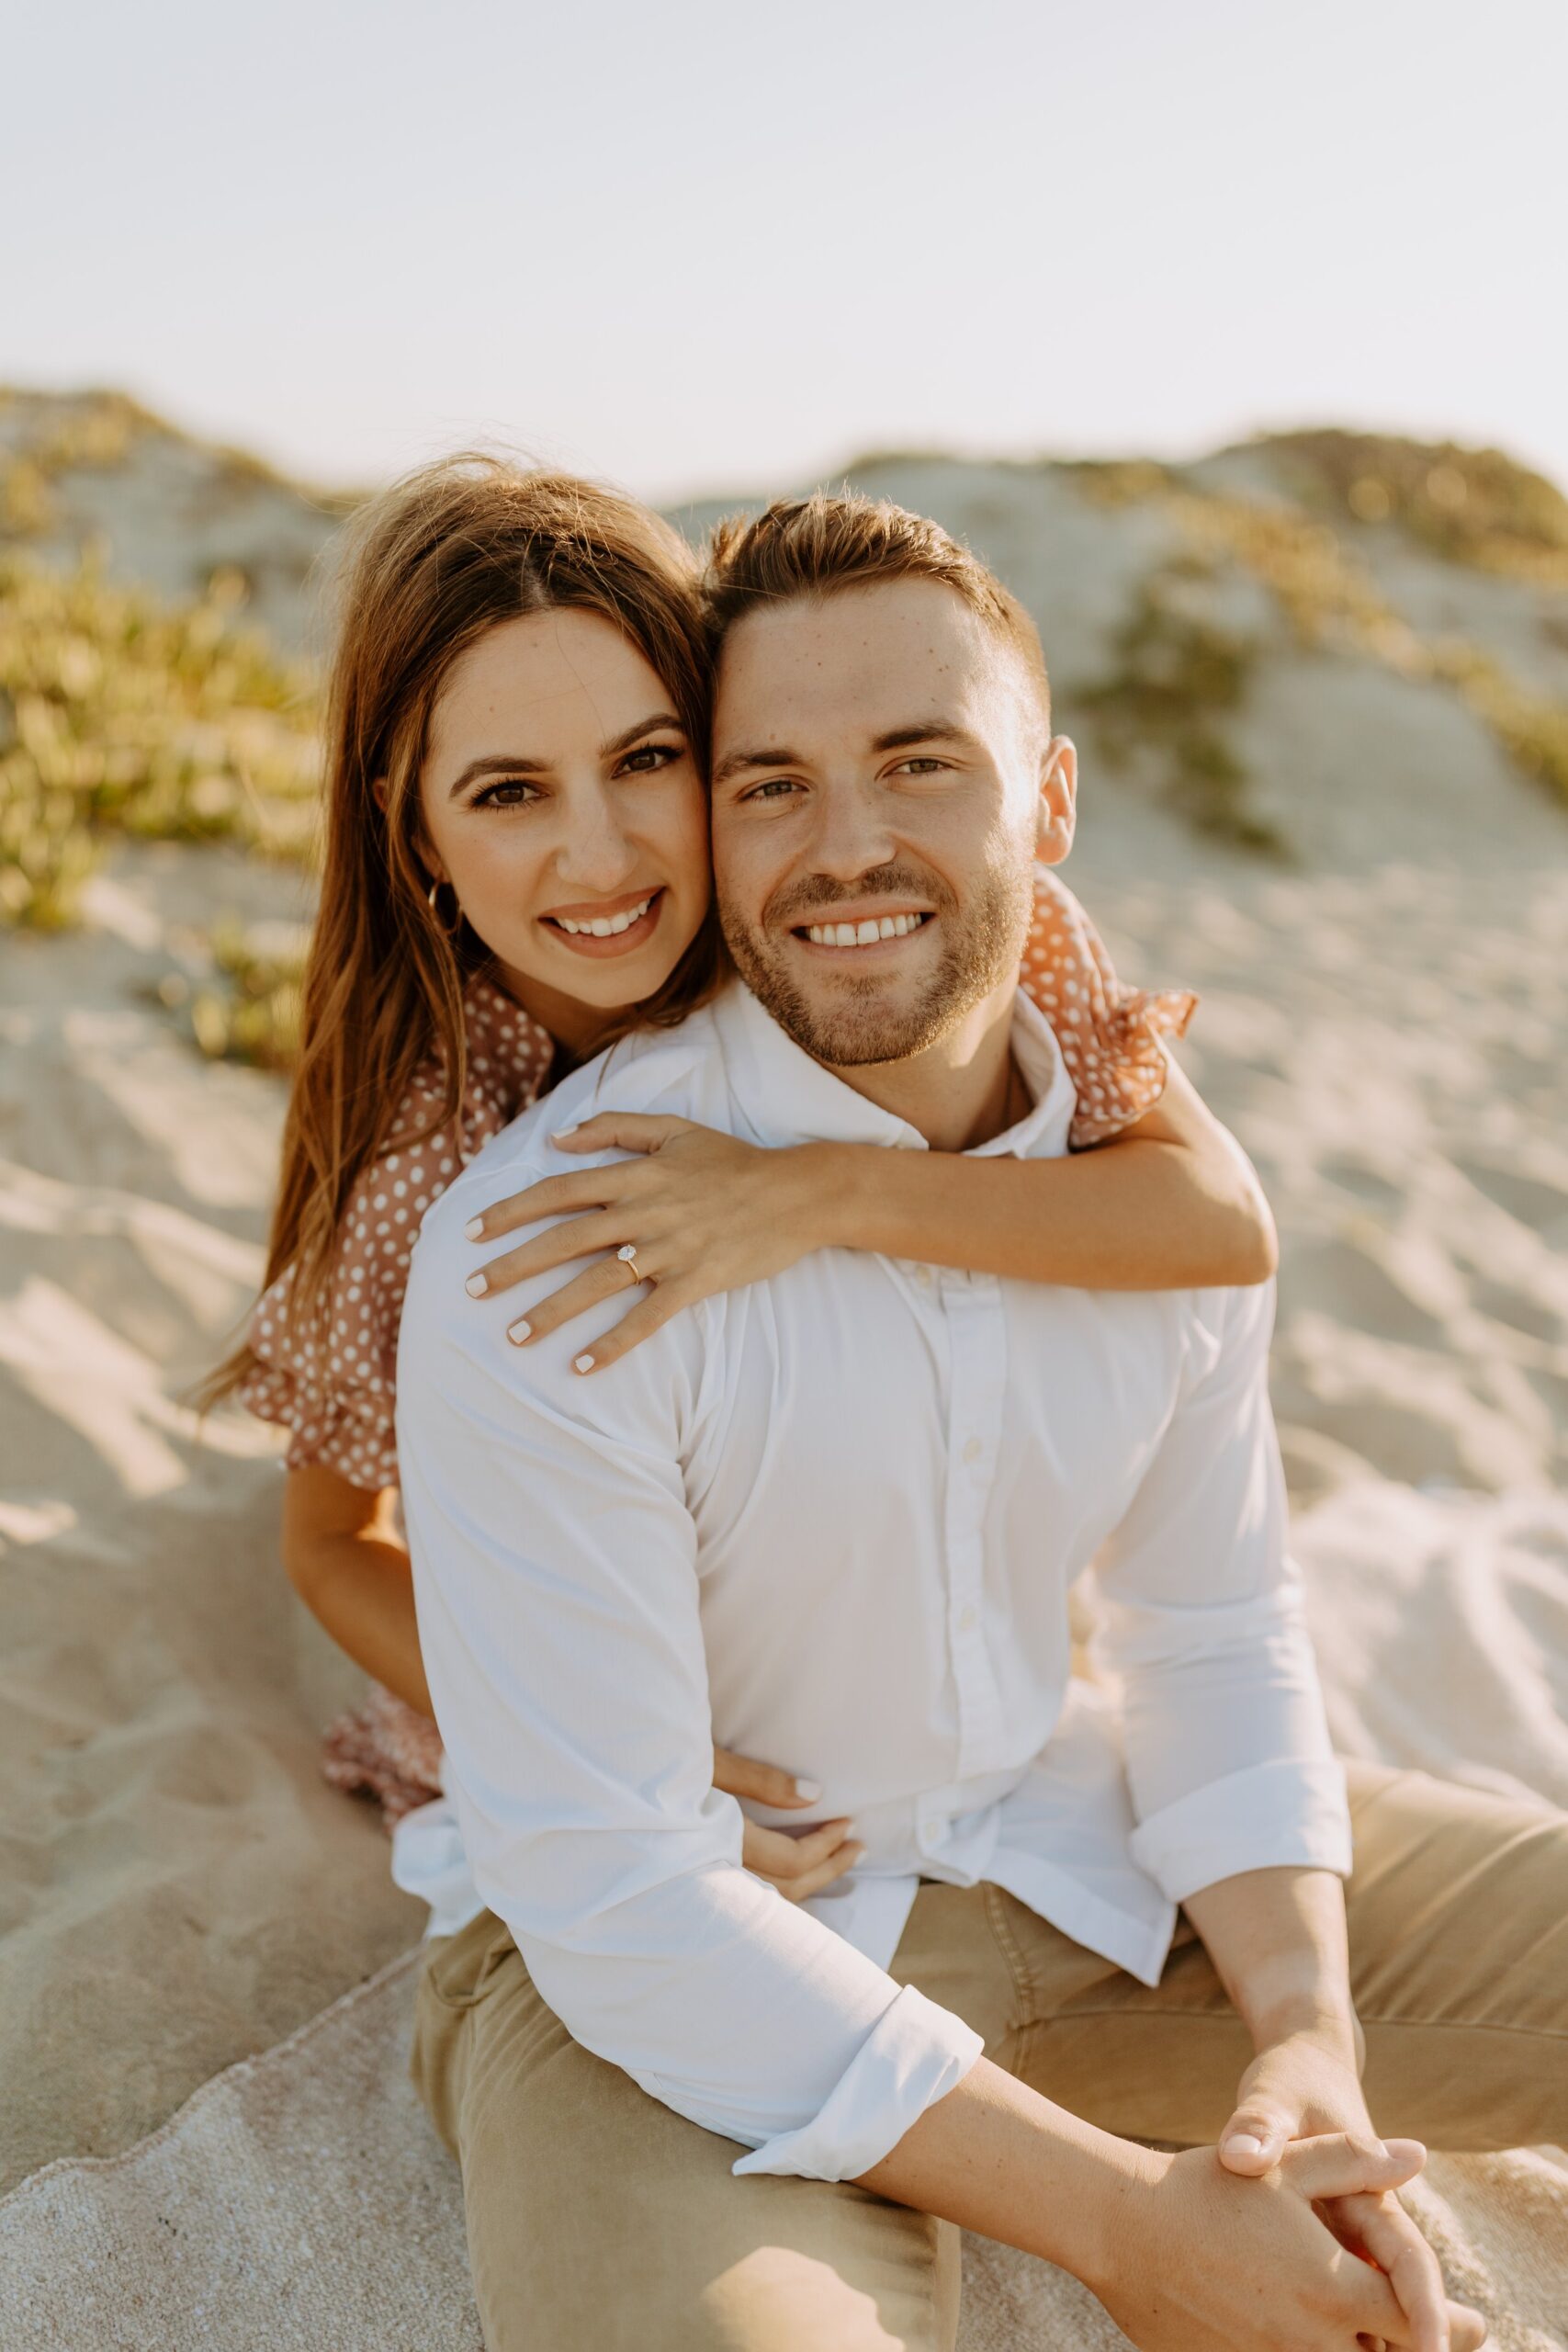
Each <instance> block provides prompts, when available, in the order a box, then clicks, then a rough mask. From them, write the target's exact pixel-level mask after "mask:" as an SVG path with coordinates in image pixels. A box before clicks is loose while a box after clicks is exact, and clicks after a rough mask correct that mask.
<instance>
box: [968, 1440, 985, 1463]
mask: <svg viewBox="0 0 1568 2352" xmlns="http://www.w3.org/2000/svg"><path fill="white" fill-rule="evenodd" d="M985 1451H986V1449H985V1447H984V1446H983V1445H982V1444H981V1442H980V1441H979V1439H978V1438H977V1437H972V1438H971V1439H970V1441H969V1442H968V1444H967V1445H966V1446H965V1447H964V1461H965V1462H978V1460H979V1459H980V1456H981V1455H982V1453H984V1452H985Z"/></svg>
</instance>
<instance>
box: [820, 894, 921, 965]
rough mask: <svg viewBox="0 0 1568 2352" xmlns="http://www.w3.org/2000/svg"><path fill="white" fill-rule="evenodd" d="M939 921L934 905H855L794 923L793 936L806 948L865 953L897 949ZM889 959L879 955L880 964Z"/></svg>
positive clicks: (833, 951) (834, 952) (877, 958)
mask: <svg viewBox="0 0 1568 2352" xmlns="http://www.w3.org/2000/svg"><path fill="white" fill-rule="evenodd" d="M934 922H936V914H935V911H934V910H933V909H931V908H930V907H901V908H899V909H898V910H897V911H896V912H889V911H885V910H874V911H873V910H861V909H857V908H854V907H849V908H847V909H845V910H842V911H839V910H835V911H833V912H832V913H831V914H829V915H824V917H823V918H822V920H821V921H820V922H811V923H795V924H792V925H791V927H790V937H791V938H792V939H794V940H795V941H797V942H798V943H799V944H801V945H802V946H804V947H807V948H817V949H827V950H829V951H830V952H831V953H833V954H834V955H837V954H838V953H840V951H841V950H843V949H849V950H850V951H851V952H852V953H853V954H855V955H864V954H865V953H866V952H867V950H869V949H874V948H889V947H892V948H897V945H898V944H899V943H900V942H901V941H902V940H906V939H912V938H914V937H915V936H916V934H917V933H919V932H922V931H926V930H929V929H930V928H931V925H932V924H934ZM886 960H888V959H887V958H886V956H877V957H876V961H877V962H879V963H881V962H885V961H886Z"/></svg>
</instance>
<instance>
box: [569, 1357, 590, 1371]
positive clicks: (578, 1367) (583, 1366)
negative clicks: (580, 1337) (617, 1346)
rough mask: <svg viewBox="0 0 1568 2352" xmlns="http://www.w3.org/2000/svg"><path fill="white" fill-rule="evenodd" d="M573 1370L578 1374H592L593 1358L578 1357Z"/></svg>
mask: <svg viewBox="0 0 1568 2352" xmlns="http://www.w3.org/2000/svg"><path fill="white" fill-rule="evenodd" d="M573 1369H574V1370H575V1371H577V1372H592V1369H593V1359H592V1356H578V1357H577V1358H576V1360H575V1362H574V1364H573Z"/></svg>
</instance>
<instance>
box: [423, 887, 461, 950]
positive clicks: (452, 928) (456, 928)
mask: <svg viewBox="0 0 1568 2352" xmlns="http://www.w3.org/2000/svg"><path fill="white" fill-rule="evenodd" d="M440 888H441V885H440V883H439V881H435V882H433V883H432V884H431V886H430V888H429V889H428V890H427V891H426V892H425V894H424V903H425V905H426V906H427V907H428V908H429V909H430V920H431V922H433V923H434V925H435V928H436V930H437V931H438V932H440V933H441V935H442V937H443V938H444V939H456V938H457V933H459V932H460V931H461V930H462V928H463V910H462V908H461V907H460V906H459V905H458V904H457V892H456V890H454V891H453V893H452V910H453V920H452V921H451V922H449V923H447V922H442V920H441V911H440V909H439V908H438V907H437V906H436V903H435V894H436V892H437V890H439V889H440Z"/></svg>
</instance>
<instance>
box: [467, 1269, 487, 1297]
mask: <svg viewBox="0 0 1568 2352" xmlns="http://www.w3.org/2000/svg"><path fill="white" fill-rule="evenodd" d="M463 1288H464V1289H465V1290H466V1291H467V1292H468V1296H469V1297H470V1298H482V1297H483V1296H484V1295H485V1293H486V1291H487V1290H489V1288H490V1277H489V1275H488V1274H470V1275H469V1276H468V1281H467V1282H466V1283H464V1284H463Z"/></svg>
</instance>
